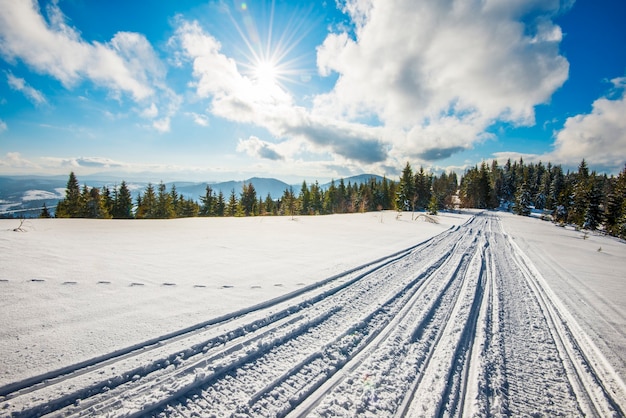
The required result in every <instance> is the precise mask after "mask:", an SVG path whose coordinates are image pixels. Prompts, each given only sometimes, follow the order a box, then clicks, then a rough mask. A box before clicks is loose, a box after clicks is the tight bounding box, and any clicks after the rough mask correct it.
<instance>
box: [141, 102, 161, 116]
mask: <svg viewBox="0 0 626 418" xmlns="http://www.w3.org/2000/svg"><path fill="white" fill-rule="evenodd" d="M158 115H159V109H158V108H157V107H156V105H155V104H154V102H153V103H152V104H151V105H150V107H147V108H145V109H144V110H143V111H142V112H141V116H142V117H144V118H147V119H154V118H156V117H157V116H158Z"/></svg>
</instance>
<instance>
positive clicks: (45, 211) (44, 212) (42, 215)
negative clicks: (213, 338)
mask: <svg viewBox="0 0 626 418" xmlns="http://www.w3.org/2000/svg"><path fill="white" fill-rule="evenodd" d="M39 217H40V218H43V219H45V218H52V216H51V215H50V212H49V211H48V208H47V206H46V202H44V204H43V208H41V213H40V214H39Z"/></svg>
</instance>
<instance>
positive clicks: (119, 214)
mask: <svg viewBox="0 0 626 418" xmlns="http://www.w3.org/2000/svg"><path fill="white" fill-rule="evenodd" d="M112 215H113V217H114V218H117V219H132V218H133V197H132V195H131V193H130V190H129V189H128V185H127V184H126V182H125V181H123V180H122V184H120V188H119V191H117V189H115V190H114V198H113V212H112Z"/></svg>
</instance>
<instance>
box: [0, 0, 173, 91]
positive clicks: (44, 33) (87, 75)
mask: <svg viewBox="0 0 626 418" xmlns="http://www.w3.org/2000/svg"><path fill="white" fill-rule="evenodd" d="M45 11H46V15H47V19H46V17H44V15H43V13H42V10H40V8H39V6H38V3H37V1H35V0H25V1H13V0H0V41H1V42H0V54H2V56H3V57H4V58H6V59H7V60H9V61H15V60H16V59H19V60H21V61H22V62H24V63H25V64H26V65H27V66H29V67H30V68H32V69H34V70H35V71H37V72H39V73H41V74H48V75H51V76H52V77H54V78H56V79H57V80H59V81H60V82H61V83H62V84H63V85H64V86H66V87H72V86H74V85H76V84H77V83H79V82H80V81H82V80H84V79H88V80H91V81H92V82H93V83H95V84H97V85H99V86H102V87H105V88H108V89H111V90H112V91H114V92H125V93H128V94H130V95H131V96H132V98H133V99H134V100H136V101H139V100H143V99H146V98H148V97H150V96H152V95H153V94H154V88H153V86H155V85H159V84H161V82H162V81H161V80H162V78H163V76H164V67H163V65H162V64H161V62H160V61H159V59H158V57H157V56H156V54H155V52H154V50H153V49H152V46H151V45H150V43H149V42H148V41H147V39H146V38H145V37H144V36H143V35H140V34H137V33H128V32H118V33H117V34H116V35H115V36H114V37H113V39H111V41H110V42H108V43H105V44H103V43H100V42H92V43H88V42H86V41H85V40H83V39H82V38H81V36H80V34H79V33H78V32H77V31H76V30H75V29H74V28H72V27H70V26H69V25H67V23H66V22H65V16H64V15H63V13H62V12H61V10H60V9H59V7H58V5H57V3H56V2H53V3H50V4H49V5H48V6H47V7H46V10H45Z"/></svg>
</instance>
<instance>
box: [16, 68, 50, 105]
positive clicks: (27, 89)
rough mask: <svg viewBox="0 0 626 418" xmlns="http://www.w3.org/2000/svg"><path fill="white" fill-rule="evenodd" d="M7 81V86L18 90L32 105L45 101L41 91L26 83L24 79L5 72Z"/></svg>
mask: <svg viewBox="0 0 626 418" xmlns="http://www.w3.org/2000/svg"><path fill="white" fill-rule="evenodd" d="M7 83H8V84H9V87H11V88H12V89H13V90H16V91H19V92H21V93H22V94H24V96H26V98H27V99H28V100H30V101H31V102H32V103H33V104H34V105H42V104H45V103H46V97H45V96H44V95H43V93H42V92H40V91H39V90H37V89H35V88H34V87H32V86H30V85H28V83H26V80H24V79H23V78H20V77H16V76H14V75H13V74H12V73H10V72H9V73H7Z"/></svg>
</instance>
